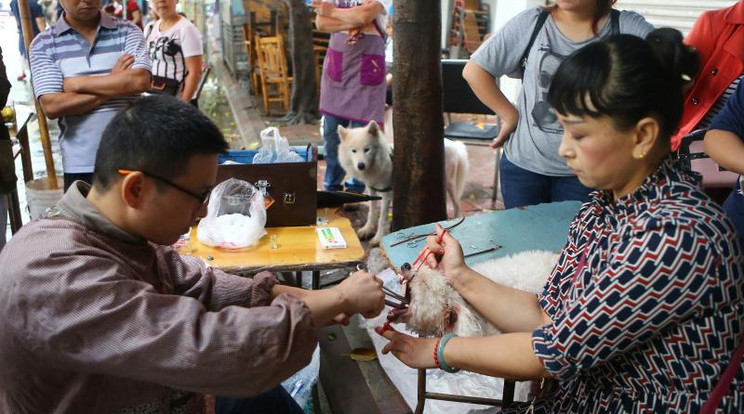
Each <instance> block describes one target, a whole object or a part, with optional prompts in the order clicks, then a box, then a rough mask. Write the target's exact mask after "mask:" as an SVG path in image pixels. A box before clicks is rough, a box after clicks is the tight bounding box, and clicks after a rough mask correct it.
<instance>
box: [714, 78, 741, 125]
mask: <svg viewBox="0 0 744 414" xmlns="http://www.w3.org/2000/svg"><path fill="white" fill-rule="evenodd" d="M743 86H744V82H740V83H739V86H737V87H736V91H734V94H733V95H731V97H730V98H729V100H728V101H726V105H725V106H724V107H723V110H721V112H719V113H718V115H716V117H715V118H713V122H711V123H710V125H709V126H708V129H709V130H712V129H720V130H723V131H728V132H731V133H733V134H735V135H737V136H738V137H739V138H741V139H744V87H743Z"/></svg>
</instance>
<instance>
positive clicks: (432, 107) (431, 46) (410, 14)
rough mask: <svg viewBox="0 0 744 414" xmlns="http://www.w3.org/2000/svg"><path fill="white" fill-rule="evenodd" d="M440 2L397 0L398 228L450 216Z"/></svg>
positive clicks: (395, 223)
mask: <svg viewBox="0 0 744 414" xmlns="http://www.w3.org/2000/svg"><path fill="white" fill-rule="evenodd" d="M440 1H441V0H395V12H394V14H393V16H394V22H393V29H394V30H393V31H394V42H395V43H394V59H393V60H394V62H395V66H394V73H393V99H394V101H395V102H394V107H395V111H394V112H393V123H394V125H395V127H394V130H395V149H394V152H395V154H394V159H395V161H394V171H395V188H394V189H393V191H394V193H393V200H395V214H394V215H393V229H394V230H399V229H403V228H407V227H411V226H416V225H419V224H424V223H431V222H433V221H438V220H443V219H446V218H447V207H446V201H445V191H444V144H443V140H442V131H443V129H444V121H443V119H442V75H441V69H440V65H441V63H440V57H439V56H440V53H441V45H440V39H441V30H442V29H441V26H442V23H441V5H440Z"/></svg>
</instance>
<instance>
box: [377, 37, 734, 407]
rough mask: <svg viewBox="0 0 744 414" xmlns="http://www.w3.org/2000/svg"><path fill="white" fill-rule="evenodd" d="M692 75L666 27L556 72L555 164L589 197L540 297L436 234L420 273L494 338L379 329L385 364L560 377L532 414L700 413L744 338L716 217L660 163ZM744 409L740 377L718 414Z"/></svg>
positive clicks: (722, 225)
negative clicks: (428, 270) (506, 282)
mask: <svg viewBox="0 0 744 414" xmlns="http://www.w3.org/2000/svg"><path fill="white" fill-rule="evenodd" d="M696 70H697V60H696V57H695V53H694V51H692V50H690V49H688V48H687V47H685V46H683V44H682V43H681V35H680V34H679V33H678V32H676V31H673V30H672V29H660V30H655V31H653V32H651V34H649V36H648V38H647V40H643V39H640V38H637V37H634V36H630V35H618V36H616V37H614V38H612V39H609V40H607V41H605V42H599V43H593V44H591V45H588V46H586V47H584V48H582V49H580V50H579V51H577V52H576V53H574V54H572V55H571V56H570V57H569V58H568V59H567V60H565V61H564V62H563V63H562V64H561V66H560V68H559V69H558V71H557V73H556V75H555V78H554V79H553V82H552V84H551V86H550V98H549V99H550V104H551V105H552V106H553V107H554V108H556V111H557V112H558V115H559V118H560V121H561V124H562V125H563V127H564V128H565V132H564V135H563V138H562V142H561V146H560V150H559V151H560V154H561V156H563V157H564V158H565V159H566V162H567V164H568V166H569V168H571V169H572V170H573V171H574V172H575V174H576V175H577V176H578V177H579V179H580V180H581V182H582V183H583V184H584V185H586V186H589V187H593V188H598V189H599V191H595V192H594V193H593V194H592V199H591V201H589V202H587V203H585V204H584V205H583V206H582V208H581V210H580V212H579V214H578V215H577V217H576V219H575V220H574V221H573V223H572V224H571V227H570V230H569V235H568V240H567V242H566V244H565V245H564V247H563V251H562V253H561V256H560V259H559V261H558V264H557V265H556V267H555V268H554V269H553V271H552V273H551V275H550V277H549V278H548V282H547V284H546V286H545V289H544V290H543V292H542V293H541V294H539V295H537V297H536V296H535V295H533V294H530V293H525V292H522V291H518V290H515V289H511V288H508V287H505V286H501V285H498V284H495V283H493V282H490V281H489V280H488V279H486V278H484V277H483V276H481V275H479V274H477V273H475V272H474V271H473V270H471V269H470V268H468V267H467V265H465V263H464V260H463V253H462V249H461V247H460V245H459V243H458V242H457V241H456V240H455V239H454V238H452V237H451V236H449V235H448V234H445V235H444V237H443V239H442V241H441V242H437V237H430V238H429V240H428V247H429V248H430V249H431V250H432V251H433V252H434V253H436V254H438V256H437V258H436V259H435V258H434V257H433V256H430V258H429V265H431V266H436V265H439V266H442V267H443V270H444V273H445V276H446V277H447V278H448V279H449V281H450V282H451V284H452V286H453V287H454V288H455V289H457V291H458V292H459V293H460V294H462V296H463V297H464V298H465V299H467V300H468V301H469V302H470V303H471V304H472V305H473V306H474V307H475V308H477V309H478V310H479V311H480V312H481V313H482V314H483V315H484V316H486V317H487V318H488V319H489V320H490V321H491V322H492V323H493V324H494V325H495V326H496V327H497V328H499V329H500V330H501V331H502V332H503V333H502V334H501V335H495V336H490V337H484V338H459V337H454V338H452V339H451V340H450V338H448V337H447V336H445V337H444V338H413V337H410V336H408V335H404V334H402V333H399V332H396V331H394V330H392V329H386V328H378V333H381V334H382V335H383V336H385V337H386V338H388V339H390V342H389V343H388V344H387V345H386V347H385V348H384V349H383V352H385V353H387V352H392V353H393V355H395V356H396V357H398V358H399V359H400V360H401V361H403V362H404V363H406V364H407V365H409V366H411V367H414V368H434V367H441V368H447V369H448V370H454V369H453V368H452V367H457V368H462V369H465V370H469V371H475V372H479V373H482V374H487V375H493V376H499V377H507V378H516V379H542V378H553V379H555V380H557V382H558V385H559V387H560V389H559V392H558V393H557V394H556V395H554V396H552V397H551V398H549V399H546V400H545V401H542V403H540V404H536V406H535V409H536V412H537V411H541V410H544V411H547V412H551V413H592V414H594V413H641V412H644V413H645V412H657V413H696V412H698V411H699V410H700V408H701V406H702V404H703V403H704V402H705V401H706V400H707V399H708V397H709V395H710V393H711V391H712V390H713V388H714V387H715V386H716V384H718V382H719V380H720V378H721V373H722V372H723V370H725V369H726V367H727V365H728V361H729V358H730V356H731V354H732V353H733V351H734V349H735V348H736V346H737V344H738V342H739V336H740V335H741V334H742V332H744V326H743V323H744V299H743V297H742V296H743V290H744V275H743V274H742V273H743V272H744V265H743V264H742V250H741V247H740V245H739V243H738V241H737V240H736V238H735V233H734V230H733V228H732V225H731V223H730V222H729V220H728V219H727V218H726V217H725V216H724V214H723V211H722V210H721V207H719V206H718V205H717V204H715V203H714V202H712V201H711V200H710V199H709V198H708V197H707V196H706V195H705V194H704V193H703V192H702V191H701V188H700V185H699V176H697V175H695V174H693V173H691V172H690V171H688V170H685V169H684V168H683V167H682V166H681V164H678V163H677V162H675V161H674V160H673V159H671V157H670V155H669V153H670V137H671V135H672V133H673V132H674V130H675V129H676V127H677V123H678V122H679V119H680V115H681V111H682V96H681V90H682V82H683V80H684V79H692V78H694V75H695V72H696ZM437 232H438V233H439V234H441V233H442V230H441V228H438V230H437ZM437 261H439V263H437ZM445 345H446V346H445ZM437 351H439V352H437ZM538 401H540V400H538ZM742 411H744V372H742V370H741V369H739V370H738V372H737V374H736V377H735V378H734V380H733V382H732V384H731V386H730V388H729V390H728V392H727V394H726V395H725V397H724V398H723V400H722V402H721V403H720V405H719V411H718V412H725V413H739V412H742Z"/></svg>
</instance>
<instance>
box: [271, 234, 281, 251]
mask: <svg viewBox="0 0 744 414" xmlns="http://www.w3.org/2000/svg"><path fill="white" fill-rule="evenodd" d="M269 242H270V243H271V248H272V249H278V248H279V243H277V242H276V234H272V235H271V236H269Z"/></svg>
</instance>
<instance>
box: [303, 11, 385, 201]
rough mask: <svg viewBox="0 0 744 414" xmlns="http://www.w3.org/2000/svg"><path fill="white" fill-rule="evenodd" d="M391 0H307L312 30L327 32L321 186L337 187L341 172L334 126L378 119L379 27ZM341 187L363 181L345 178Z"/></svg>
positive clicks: (381, 90) (381, 81)
mask: <svg viewBox="0 0 744 414" xmlns="http://www.w3.org/2000/svg"><path fill="white" fill-rule="evenodd" d="M390 4H391V0H369V1H364V0H313V2H312V7H313V9H315V13H316V14H317V16H316V19H315V25H316V27H317V28H318V30H321V31H324V32H331V40H330V43H329V44H328V52H327V54H326V57H325V61H324V62H323V79H322V80H321V82H320V112H321V113H322V114H323V141H324V143H325V160H326V172H325V178H324V180H323V187H324V188H325V189H326V190H328V191H338V190H342V189H343V184H344V183H343V181H344V177H345V176H346V172H345V171H344V169H343V168H342V167H341V165H340V164H339V162H338V144H339V137H338V131H337V130H338V126H339V125H343V126H344V127H347V128H348V127H350V126H351V127H358V126H364V125H366V124H367V123H368V122H369V121H376V122H377V123H378V124H379V125H383V118H384V115H383V112H384V110H385V90H386V84H385V28H386V27H387V19H388V18H387V10H388V8H389V7H390ZM346 190H347V191H351V192H355V193H361V192H363V191H364V183H363V182H361V181H359V180H356V179H353V178H351V179H349V180H348V181H346Z"/></svg>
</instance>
